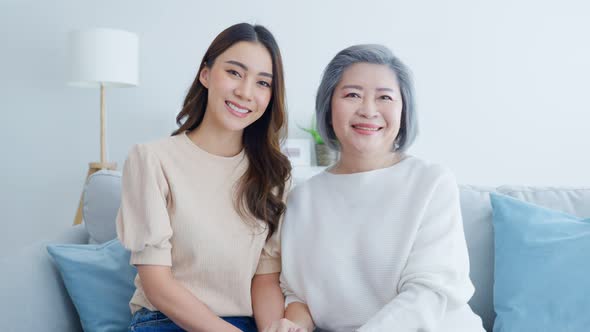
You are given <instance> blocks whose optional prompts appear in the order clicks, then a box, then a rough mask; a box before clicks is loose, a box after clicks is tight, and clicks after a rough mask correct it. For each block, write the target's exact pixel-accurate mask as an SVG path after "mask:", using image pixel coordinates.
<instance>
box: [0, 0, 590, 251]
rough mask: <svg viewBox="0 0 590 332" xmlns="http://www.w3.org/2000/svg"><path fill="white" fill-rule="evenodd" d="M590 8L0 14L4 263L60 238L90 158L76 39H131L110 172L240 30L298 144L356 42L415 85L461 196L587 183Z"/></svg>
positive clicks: (432, 6)
mask: <svg viewBox="0 0 590 332" xmlns="http://www.w3.org/2000/svg"><path fill="white" fill-rule="evenodd" d="M589 14H590V5H589V4H587V2H584V1H582V0H580V1H577V2H574V1H559V2H558V1H546V2H539V1H535V0H524V1H518V2H517V1H511V0H499V1H494V2H492V1H489V2H482V1H477V2H475V1H471V0H455V1H447V2H445V3H444V4H443V3H441V2H439V1H381V2H377V1H362V2H361V1H308V2H301V1H292V2H289V3H284V1H264V2H255V1H237V0H236V1H228V0H218V1H166V2H155V1H153V2H148V1H139V0H133V1H114V0H106V1H74V0H71V1H65V0H58V1H26V0H25V1H18V0H9V1H7V0H0V45H1V46H0V47H1V52H0V59H1V61H0V110H1V112H2V113H1V116H2V118H1V121H0V132H1V134H2V139H1V140H0V151H1V152H2V163H1V164H0V165H1V166H0V167H1V169H0V174H2V175H1V183H0V202H1V210H0V226H1V229H2V235H1V237H2V240H1V241H0V249H3V248H9V247H12V246H20V245H23V244H26V243H29V242H32V241H34V240H36V239H39V238H47V237H49V236H50V235H51V234H53V233H54V232H56V231H57V230H58V229H62V228H63V227H66V226H67V225H69V224H70V223H71V222H72V220H73V217H74V213H75V210H76V207H77V202H78V198H79V195H80V191H81V188H82V185H83V181H84V178H85V174H86V171H87V163H88V162H90V161H96V160H97V159H98V157H99V139H98V134H99V112H98V102H99V99H98V90H95V89H80V88H72V87H67V86H66V84H65V82H66V80H67V76H66V75H67V74H66V73H67V63H66V56H67V54H66V49H67V47H66V46H67V35H68V32H69V31H70V30H72V29H78V28H88V27H110V28H121V29H127V30H130V31H133V32H136V33H138V34H139V36H140V53H141V54H140V62H141V69H140V73H141V74H140V80H141V82H140V85H139V86H138V87H136V88H130V89H111V90H108V91H107V99H106V101H107V105H106V107H107V113H108V127H107V133H108V138H109V149H110V160H113V161H116V162H118V163H119V167H121V166H122V164H123V162H124V159H125V156H126V153H127V151H128V149H129V148H130V146H131V145H132V144H133V143H136V142H144V141H147V140H151V139H155V138H159V137H162V136H165V135H168V134H169V133H170V132H171V131H172V130H173V129H174V128H175V124H174V118H175V115H176V113H177V112H178V110H179V107H180V105H181V103H182V99H183V97H184V94H185V93H186V91H187V89H188V87H189V85H190V83H191V82H192V80H193V78H194V75H195V71H196V68H197V63H198V61H200V58H201V57H202V55H203V53H204V51H205V49H206V47H207V46H208V45H209V43H210V42H211V40H212V39H213V37H214V36H215V35H216V34H217V33H219V32H220V31H221V30H222V29H223V28H225V27H227V26H229V25H231V24H233V23H237V22H240V21H247V22H250V23H259V24H263V25H266V26H267V27H268V28H269V29H270V30H271V31H273V32H274V34H275V36H276V38H277V39H278V42H279V45H280V46H281V49H282V52H283V57H284V61H285V70H286V80H287V89H288V90H287V91H288V104H289V111H290V121H291V129H290V134H291V136H292V137H305V135H304V133H302V132H301V131H300V130H298V129H297V128H296V126H295V125H294V124H295V123H299V124H302V125H305V124H307V123H308V122H309V120H310V119H311V116H312V113H313V101H314V94H315V89H316V88H317V85H318V81H319V78H320V74H321V71H322V69H323V68H324V66H325V65H326V64H327V63H328V61H329V60H330V59H331V57H333V56H334V55H335V54H336V52H338V51H339V50H341V49H342V48H344V47H346V46H349V45H351V44H355V43H382V44H385V45H387V46H389V47H390V48H391V49H392V50H393V51H394V52H395V53H396V54H397V55H398V56H399V57H400V58H402V60H404V61H405V62H406V63H407V64H408V65H409V66H410V67H411V68H412V69H413V71H414V73H415V80H416V88H417V96H418V106H419V117H420V121H421V123H420V125H421V135H420V136H419V139H418V141H417V143H416V145H415V146H414V148H413V149H412V150H411V152H412V153H413V154H415V155H418V156H420V157H423V158H427V159H431V160H435V161H438V162H440V163H443V164H446V165H447V166H449V167H450V168H452V169H453V170H454V171H455V173H456V175H457V178H458V180H459V181H460V182H461V183H471V184H486V185H500V184H508V183H510V184H530V185H585V186H589V185H590V175H589V172H588V170H589V169H590V152H589V151H590V125H589V123H590V99H589V98H588V96H589V93H588V91H589V90H590V83H589V82H590V80H589V78H590V43H589V42H588V31H590V20H588V17H590V15H589Z"/></svg>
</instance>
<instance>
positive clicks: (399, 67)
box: [315, 45, 418, 151]
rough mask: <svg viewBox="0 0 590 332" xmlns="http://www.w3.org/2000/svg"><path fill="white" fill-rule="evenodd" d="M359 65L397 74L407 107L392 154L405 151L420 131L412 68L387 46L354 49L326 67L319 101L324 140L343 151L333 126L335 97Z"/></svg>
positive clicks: (318, 95) (320, 129)
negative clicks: (346, 74) (344, 76)
mask: <svg viewBox="0 0 590 332" xmlns="http://www.w3.org/2000/svg"><path fill="white" fill-rule="evenodd" d="M355 63H371V64H378V65H386V66H388V67H389V68H390V69H391V70H392V71H393V72H394V73H395V76H396V77H397V81H398V84H399V89H400V92H401V95H402V103H403V107H402V115H401V124H400V129H399V133H398V135H397V137H396V138H395V141H394V142H393V146H392V151H405V150H406V149H407V148H408V147H409V146H410V145H412V143H413V142H414V140H415V138H416V134H417V132H418V123H417V118H416V109H415V103H414V85H413V82H412V76H411V73H410V70H409V69H408V67H406V65H404V64H403V63H402V62H401V61H400V60H399V59H398V58H397V57H396V56H395V55H393V53H392V52H391V51H390V50H389V49H388V48H387V47H385V46H383V45H355V46H351V47H349V48H346V49H344V50H342V51H340V53H338V54H336V56H335V57H334V59H332V61H330V63H329V64H328V66H327V67H326V70H325V71H324V75H323V76H322V82H321V83H320V87H319V88H318V93H317V96H316V102H315V108H316V120H317V126H318V131H319V133H320V135H321V136H322V139H323V140H324V142H325V143H326V144H327V145H328V146H329V147H331V148H332V149H335V150H340V144H339V143H338V139H337V138H336V134H335V133H334V128H333V127H332V95H333V94H334V89H335V88H336V85H338V82H340V79H341V78H342V74H343V73H344V71H345V70H346V69H347V68H348V67H350V66H351V65H353V64H355Z"/></svg>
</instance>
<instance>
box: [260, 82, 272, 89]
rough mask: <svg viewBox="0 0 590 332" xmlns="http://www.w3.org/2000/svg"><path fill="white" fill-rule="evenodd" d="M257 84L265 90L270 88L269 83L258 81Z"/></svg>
mask: <svg viewBox="0 0 590 332" xmlns="http://www.w3.org/2000/svg"><path fill="white" fill-rule="evenodd" d="M258 84H260V85H262V86H263V87H265V88H270V83H268V82H267V81H260V82H258Z"/></svg>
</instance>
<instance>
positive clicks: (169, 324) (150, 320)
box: [129, 308, 258, 332]
mask: <svg viewBox="0 0 590 332" xmlns="http://www.w3.org/2000/svg"><path fill="white" fill-rule="evenodd" d="M221 319H223V320H225V321H226V322H228V323H230V324H231V325H233V326H235V327H237V328H239V329H240V330H242V331H243V332H258V329H257V328H256V322H255V321H254V318H252V317H221ZM129 331H133V332H184V330H183V329H182V328H180V326H178V325H176V324H174V322H173V321H172V320H170V318H168V317H166V315H164V314H163V313H161V312H160V311H149V310H148V309H146V308H142V309H140V310H138V311H137V312H136V313H135V314H134V315H133V318H132V319H131V323H130V324H129Z"/></svg>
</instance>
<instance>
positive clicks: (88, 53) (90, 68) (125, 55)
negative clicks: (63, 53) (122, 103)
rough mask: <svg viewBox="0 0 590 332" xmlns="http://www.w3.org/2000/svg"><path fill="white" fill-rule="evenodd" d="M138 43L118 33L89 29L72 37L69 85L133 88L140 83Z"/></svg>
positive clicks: (135, 39) (109, 30) (80, 31)
mask: <svg viewBox="0 0 590 332" xmlns="http://www.w3.org/2000/svg"><path fill="white" fill-rule="evenodd" d="M138 49H139V39H138V37H137V35H136V34H134V33H131V32H128V31H124V30H115V29H103V28H98V29H89V30H79V31H74V32H72V33H71V34H70V79H69V84H70V85H74V86H80V87H97V86H100V85H101V84H102V85H104V86H105V87H106V86H112V87H130V86H135V85H137V84H138V81H139V74H138V72H139V70H138V62H139V51H138Z"/></svg>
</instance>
